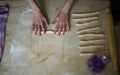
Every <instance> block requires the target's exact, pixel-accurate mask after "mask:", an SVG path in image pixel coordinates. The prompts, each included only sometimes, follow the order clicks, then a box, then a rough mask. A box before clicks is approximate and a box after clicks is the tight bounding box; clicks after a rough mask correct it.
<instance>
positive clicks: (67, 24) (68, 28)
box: [66, 22, 70, 31]
mask: <svg viewBox="0 0 120 75" xmlns="http://www.w3.org/2000/svg"><path fill="white" fill-rule="evenodd" d="M69 30H70V25H69V23H68V22H67V23H66V31H69Z"/></svg>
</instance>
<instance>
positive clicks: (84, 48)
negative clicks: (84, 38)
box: [78, 45, 106, 52]
mask: <svg viewBox="0 0 120 75" xmlns="http://www.w3.org/2000/svg"><path fill="white" fill-rule="evenodd" d="M78 48H80V49H81V50H82V51H85V52H87V51H97V50H106V46H105V45H95V46H84V47H80V46H79V47H78Z"/></svg>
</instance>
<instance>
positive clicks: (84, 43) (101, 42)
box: [80, 39, 106, 47]
mask: <svg viewBox="0 0 120 75" xmlns="http://www.w3.org/2000/svg"><path fill="white" fill-rule="evenodd" d="M105 44H106V40H105V39H99V40H89V41H80V46H81V47H83V46H91V45H105Z"/></svg>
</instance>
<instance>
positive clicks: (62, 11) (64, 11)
mask: <svg viewBox="0 0 120 75" xmlns="http://www.w3.org/2000/svg"><path fill="white" fill-rule="evenodd" d="M61 13H65V14H68V13H69V10H68V9H62V10H61Z"/></svg>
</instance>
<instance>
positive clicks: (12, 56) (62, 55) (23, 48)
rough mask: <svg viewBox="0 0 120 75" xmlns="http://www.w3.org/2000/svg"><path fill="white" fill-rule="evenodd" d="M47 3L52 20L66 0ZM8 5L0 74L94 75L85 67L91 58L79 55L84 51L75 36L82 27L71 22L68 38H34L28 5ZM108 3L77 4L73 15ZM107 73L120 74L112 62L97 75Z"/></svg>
mask: <svg viewBox="0 0 120 75" xmlns="http://www.w3.org/2000/svg"><path fill="white" fill-rule="evenodd" d="M44 2H45V5H46V7H45V8H46V11H47V14H48V18H49V20H50V21H51V20H53V18H54V17H55V16H56V15H57V13H58V11H59V9H60V8H61V6H62V5H63V3H64V0H63V1H61V0H53V1H51V0H44ZM1 3H2V2H1ZM3 3H5V2H3ZM8 3H9V4H10V14H9V19H8V24H7V36H6V47H5V51H4V56H3V60H2V63H1V65H2V67H1V68H0V75H80V74H81V75H94V73H92V72H90V71H89V70H88V68H87V65H86V64H87V59H88V58H89V57H90V56H89V55H87V56H80V52H81V51H82V49H79V48H78V46H79V45H80V42H79V41H80V39H79V37H78V35H77V34H76V31H77V30H78V29H79V28H78V27H76V26H75V23H74V22H73V21H72V20H71V31H70V32H67V33H66V34H65V36H60V37H58V36H56V35H54V34H51V33H48V34H46V35H42V36H41V37H39V36H35V35H33V34H31V32H30V27H31V24H32V20H33V13H32V11H31V9H30V8H29V6H28V4H27V2H26V1H11V2H8ZM101 4H103V5H102V6H101ZM108 4H109V3H108V2H102V1H93V2H91V1H76V2H75V5H74V6H73V9H72V12H87V11H94V10H97V9H102V8H105V7H106V6H107V5H108ZM98 5H100V6H98ZM53 6H56V7H55V8H53ZM95 6H96V7H95ZM76 9H77V10H76ZM102 19H103V18H102ZM104 24H105V23H104ZM104 24H103V25H104ZM53 28H54V26H53V25H51V26H50V27H49V29H51V30H53ZM103 28H104V27H103ZM106 74H107V75H108V74H109V75H117V74H116V73H114V72H113V69H112V65H111V63H108V64H107V67H106V69H105V70H104V71H103V72H102V73H98V75H106Z"/></svg>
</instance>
